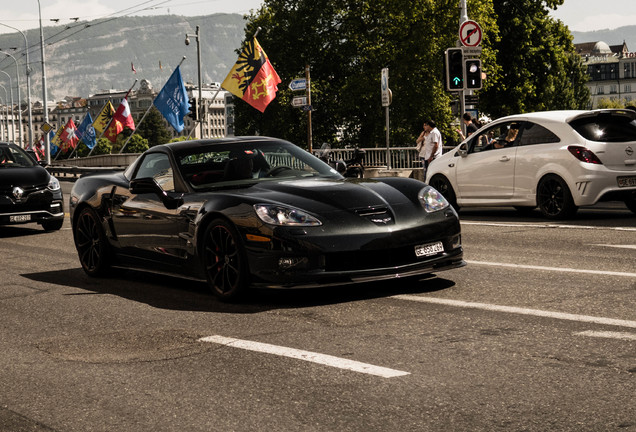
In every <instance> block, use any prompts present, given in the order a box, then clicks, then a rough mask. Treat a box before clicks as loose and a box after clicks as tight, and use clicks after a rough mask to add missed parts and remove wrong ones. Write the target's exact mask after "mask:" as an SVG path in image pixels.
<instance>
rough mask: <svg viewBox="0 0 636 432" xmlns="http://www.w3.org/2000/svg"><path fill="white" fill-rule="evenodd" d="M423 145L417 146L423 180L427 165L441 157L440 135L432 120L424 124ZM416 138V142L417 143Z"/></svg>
mask: <svg viewBox="0 0 636 432" xmlns="http://www.w3.org/2000/svg"><path fill="white" fill-rule="evenodd" d="M424 132H425V135H424V136H423V137H422V136H420V137H421V138H423V145H418V148H419V150H420V160H421V161H422V170H423V173H422V174H423V178H426V170H427V169H428V165H429V164H430V163H431V162H433V160H435V159H436V158H437V157H439V156H441V155H442V134H441V133H440V131H439V129H437V127H436V125H435V122H434V121H433V120H427V121H426V122H424ZM419 140H420V139H419V138H418V142H419Z"/></svg>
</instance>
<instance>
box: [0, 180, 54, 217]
mask: <svg viewBox="0 0 636 432" xmlns="http://www.w3.org/2000/svg"><path fill="white" fill-rule="evenodd" d="M22 189H23V193H22V197H21V198H20V199H17V198H16V197H15V196H14V195H13V187H6V186H4V187H0V213H14V212H29V211H40V210H45V211H46V210H49V208H50V206H51V201H52V194H51V192H50V191H49V190H48V189H47V187H46V186H34V187H27V188H24V187H23V188H22Z"/></svg>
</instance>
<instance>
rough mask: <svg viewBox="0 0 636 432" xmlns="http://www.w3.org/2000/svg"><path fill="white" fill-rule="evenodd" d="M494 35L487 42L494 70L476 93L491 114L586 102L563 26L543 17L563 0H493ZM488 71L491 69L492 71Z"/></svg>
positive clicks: (579, 106)
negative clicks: (492, 58) (491, 54)
mask: <svg viewBox="0 0 636 432" xmlns="http://www.w3.org/2000/svg"><path fill="white" fill-rule="evenodd" d="M493 3H494V9H495V14H496V25H497V27H498V28H499V29H500V30H499V31H500V37H499V38H497V39H496V40H493V41H492V42H493V43H492V48H493V50H494V51H495V52H496V63H497V65H499V70H497V71H492V70H491V71H490V72H491V73H489V75H488V79H487V83H488V84H489V85H487V86H486V88H484V90H483V91H482V92H481V93H480V101H481V102H482V105H481V107H480V108H481V109H482V111H484V112H487V113H488V114H489V115H491V116H492V117H500V116H504V115H509V114H516V113H523V112H530V111H545V110H555V109H584V108H586V107H587V106H588V104H589V91H588V89H587V87H586V86H585V82H586V80H587V75H586V73H585V70H584V69H583V67H582V65H581V59H580V56H579V55H577V54H576V52H575V50H574V45H573V43H572V36H571V34H570V32H569V31H568V29H567V27H565V25H564V24H563V23H562V22H560V21H555V20H554V19H553V18H551V17H550V16H549V10H548V8H555V7H556V6H558V5H561V4H562V3H563V0H546V1H541V2H538V1H536V0H516V1H514V2H509V1H506V0H493ZM493 72H494V73H493Z"/></svg>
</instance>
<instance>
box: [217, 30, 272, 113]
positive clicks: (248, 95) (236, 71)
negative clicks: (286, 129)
mask: <svg viewBox="0 0 636 432" xmlns="http://www.w3.org/2000/svg"><path fill="white" fill-rule="evenodd" d="M280 82H281V79H280V77H279V76H278V74H277V73H276V71H275V70H274V67H273V66H272V64H271V63H270V62H269V59H268V58H267V54H265V51H264V50H263V48H262V47H261V45H260V44H259V43H258V41H257V40H256V38H254V39H252V40H251V41H250V42H248V43H247V44H246V45H245V48H243V51H241V54H240V55H239V58H238V60H237V61H236V64H235V65H234V67H232V70H230V73H228V74H227V77H225V80H224V81H223V84H222V85H221V86H222V87H223V88H224V89H225V90H227V91H229V92H230V93H232V94H233V95H235V96H237V97H239V98H241V99H243V100H244V101H245V102H247V103H248V104H250V105H252V106H253V107H254V108H256V109H257V110H259V111H260V112H264V111H265V108H267V105H269V103H270V102H271V101H272V100H274V98H275V97H276V92H277V91H278V84H280Z"/></svg>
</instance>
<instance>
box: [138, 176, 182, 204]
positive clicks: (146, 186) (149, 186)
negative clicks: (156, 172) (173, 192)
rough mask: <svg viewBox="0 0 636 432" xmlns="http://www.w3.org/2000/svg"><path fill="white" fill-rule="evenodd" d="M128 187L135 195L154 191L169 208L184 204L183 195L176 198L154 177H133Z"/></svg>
mask: <svg viewBox="0 0 636 432" xmlns="http://www.w3.org/2000/svg"><path fill="white" fill-rule="evenodd" d="M128 189H129V190H130V192H131V193H133V194H135V195H139V194H145V193H154V194H155V195H157V196H158V197H159V199H160V200H161V202H162V203H163V205H164V206H165V207H166V208H167V209H168V210H174V209H176V208H178V207H179V206H180V205H182V204H183V199H182V198H181V197H179V198H175V197H173V196H170V195H169V194H168V192H166V191H164V190H163V189H161V186H159V184H158V183H157V182H156V181H155V179H153V178H152V177H143V178H137V179H132V180H131V181H130V185H129V186H128Z"/></svg>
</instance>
